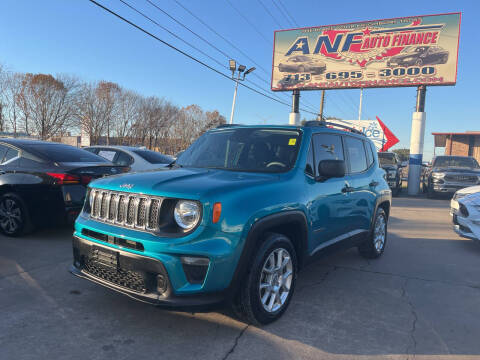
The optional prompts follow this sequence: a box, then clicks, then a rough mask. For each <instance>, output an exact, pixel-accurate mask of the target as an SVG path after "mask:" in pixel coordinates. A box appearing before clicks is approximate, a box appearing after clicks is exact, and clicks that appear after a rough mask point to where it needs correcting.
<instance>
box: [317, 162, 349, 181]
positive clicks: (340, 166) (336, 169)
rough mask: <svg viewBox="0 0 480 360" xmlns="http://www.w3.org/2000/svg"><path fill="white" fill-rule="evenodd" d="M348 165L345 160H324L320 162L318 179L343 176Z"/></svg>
mask: <svg viewBox="0 0 480 360" xmlns="http://www.w3.org/2000/svg"><path fill="white" fill-rule="evenodd" d="M345 169H346V166H345V161H344V160H322V161H320V162H319V163H318V176H317V177H316V178H315V180H317V181H324V180H327V179H330V178H341V177H344V176H345V172H346V170H345Z"/></svg>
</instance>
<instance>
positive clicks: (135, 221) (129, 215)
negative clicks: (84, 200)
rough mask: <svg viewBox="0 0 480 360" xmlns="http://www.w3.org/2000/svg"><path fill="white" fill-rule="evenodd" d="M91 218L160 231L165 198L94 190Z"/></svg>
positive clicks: (128, 226) (118, 224) (129, 226)
mask: <svg viewBox="0 0 480 360" xmlns="http://www.w3.org/2000/svg"><path fill="white" fill-rule="evenodd" d="M91 191H92V207H91V209H90V217H91V218H92V219H95V220H97V221H102V222H106V223H111V224H115V225H117V226H123V227H127V228H135V229H142V230H146V231H151V232H155V231H158V224H159V215H160V208H161V206H162V201H163V198H161V197H157V196H150V195H142V194H129V193H122V192H118V191H109V190H101V189H92V190H91Z"/></svg>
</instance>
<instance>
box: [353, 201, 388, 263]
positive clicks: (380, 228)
mask: <svg viewBox="0 0 480 360" xmlns="http://www.w3.org/2000/svg"><path fill="white" fill-rule="evenodd" d="M386 243H387V214H385V211H384V210H383V209H382V208H380V207H379V208H378V209H377V213H376V214H375V219H374V222H373V227H372V230H371V231H370V233H369V235H368V239H367V240H366V241H365V242H364V243H363V244H361V245H360V246H359V247H358V251H359V253H360V255H362V256H363V257H364V258H367V259H376V258H378V257H380V256H381V255H382V254H383V252H384V251H385V245H386Z"/></svg>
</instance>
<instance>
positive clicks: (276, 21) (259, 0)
mask: <svg viewBox="0 0 480 360" xmlns="http://www.w3.org/2000/svg"><path fill="white" fill-rule="evenodd" d="M258 2H259V3H260V5H262V7H263V9H264V10H265V12H266V13H267V14H268V15H270V17H271V18H272V20H273V21H274V22H275V23H276V24H277V25H278V27H279V28H282V27H283V26H282V25H281V24H280V22H279V21H278V20H277V18H276V17H275V16H273V14H272V13H271V12H270V10H268V8H267V7H266V6H265V4H264V3H263V2H262V0H258Z"/></svg>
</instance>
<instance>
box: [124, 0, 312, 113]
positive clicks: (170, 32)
mask: <svg viewBox="0 0 480 360" xmlns="http://www.w3.org/2000/svg"><path fill="white" fill-rule="evenodd" d="M119 1H120V2H121V3H123V4H124V5H126V6H127V7H129V8H130V9H131V10H133V11H135V12H136V13H137V14H139V15H141V16H143V17H144V18H146V19H147V20H149V21H150V22H152V23H153V24H155V25H157V26H158V27H160V28H161V29H162V30H165V31H166V32H168V33H169V34H170V35H172V36H174V37H175V38H177V39H179V40H180V41H182V42H183V43H185V44H186V45H188V46H190V47H191V48H192V49H195V50H196V51H198V52H200V53H201V54H203V55H205V56H206V57H208V58H209V59H211V60H212V61H214V62H215V63H217V64H218V65H220V66H221V67H223V66H224V64H223V63H222V62H220V61H218V60H217V59H215V58H213V57H211V56H210V55H208V54H207V53H205V52H204V51H202V50H201V49H199V48H197V47H195V46H194V45H192V44H191V43H189V42H187V41H186V40H184V39H183V38H181V37H180V36H178V35H176V34H175V33H173V32H172V31H170V30H168V29H167V28H166V27H164V26H162V25H160V24H159V23H158V22H156V21H155V20H153V19H152V18H150V17H149V16H147V15H146V14H145V13H143V12H141V11H140V10H138V9H136V8H135V7H133V6H132V5H130V4H129V3H127V2H126V1H124V0H119ZM147 1H148V0H147ZM152 5H153V4H152ZM154 6H155V5H154ZM206 42H207V43H208V41H206ZM250 83H251V84H252V85H253V86H255V87H256V88H258V89H260V90H262V91H265V89H264V88H262V87H261V86H260V85H258V84H256V83H254V82H253V81H250ZM272 96H274V97H275V98H277V99H279V100H280V101H283V100H282V99H281V98H280V97H279V96H278V95H277V94H275V93H274V94H272ZM310 110H312V109H310Z"/></svg>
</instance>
